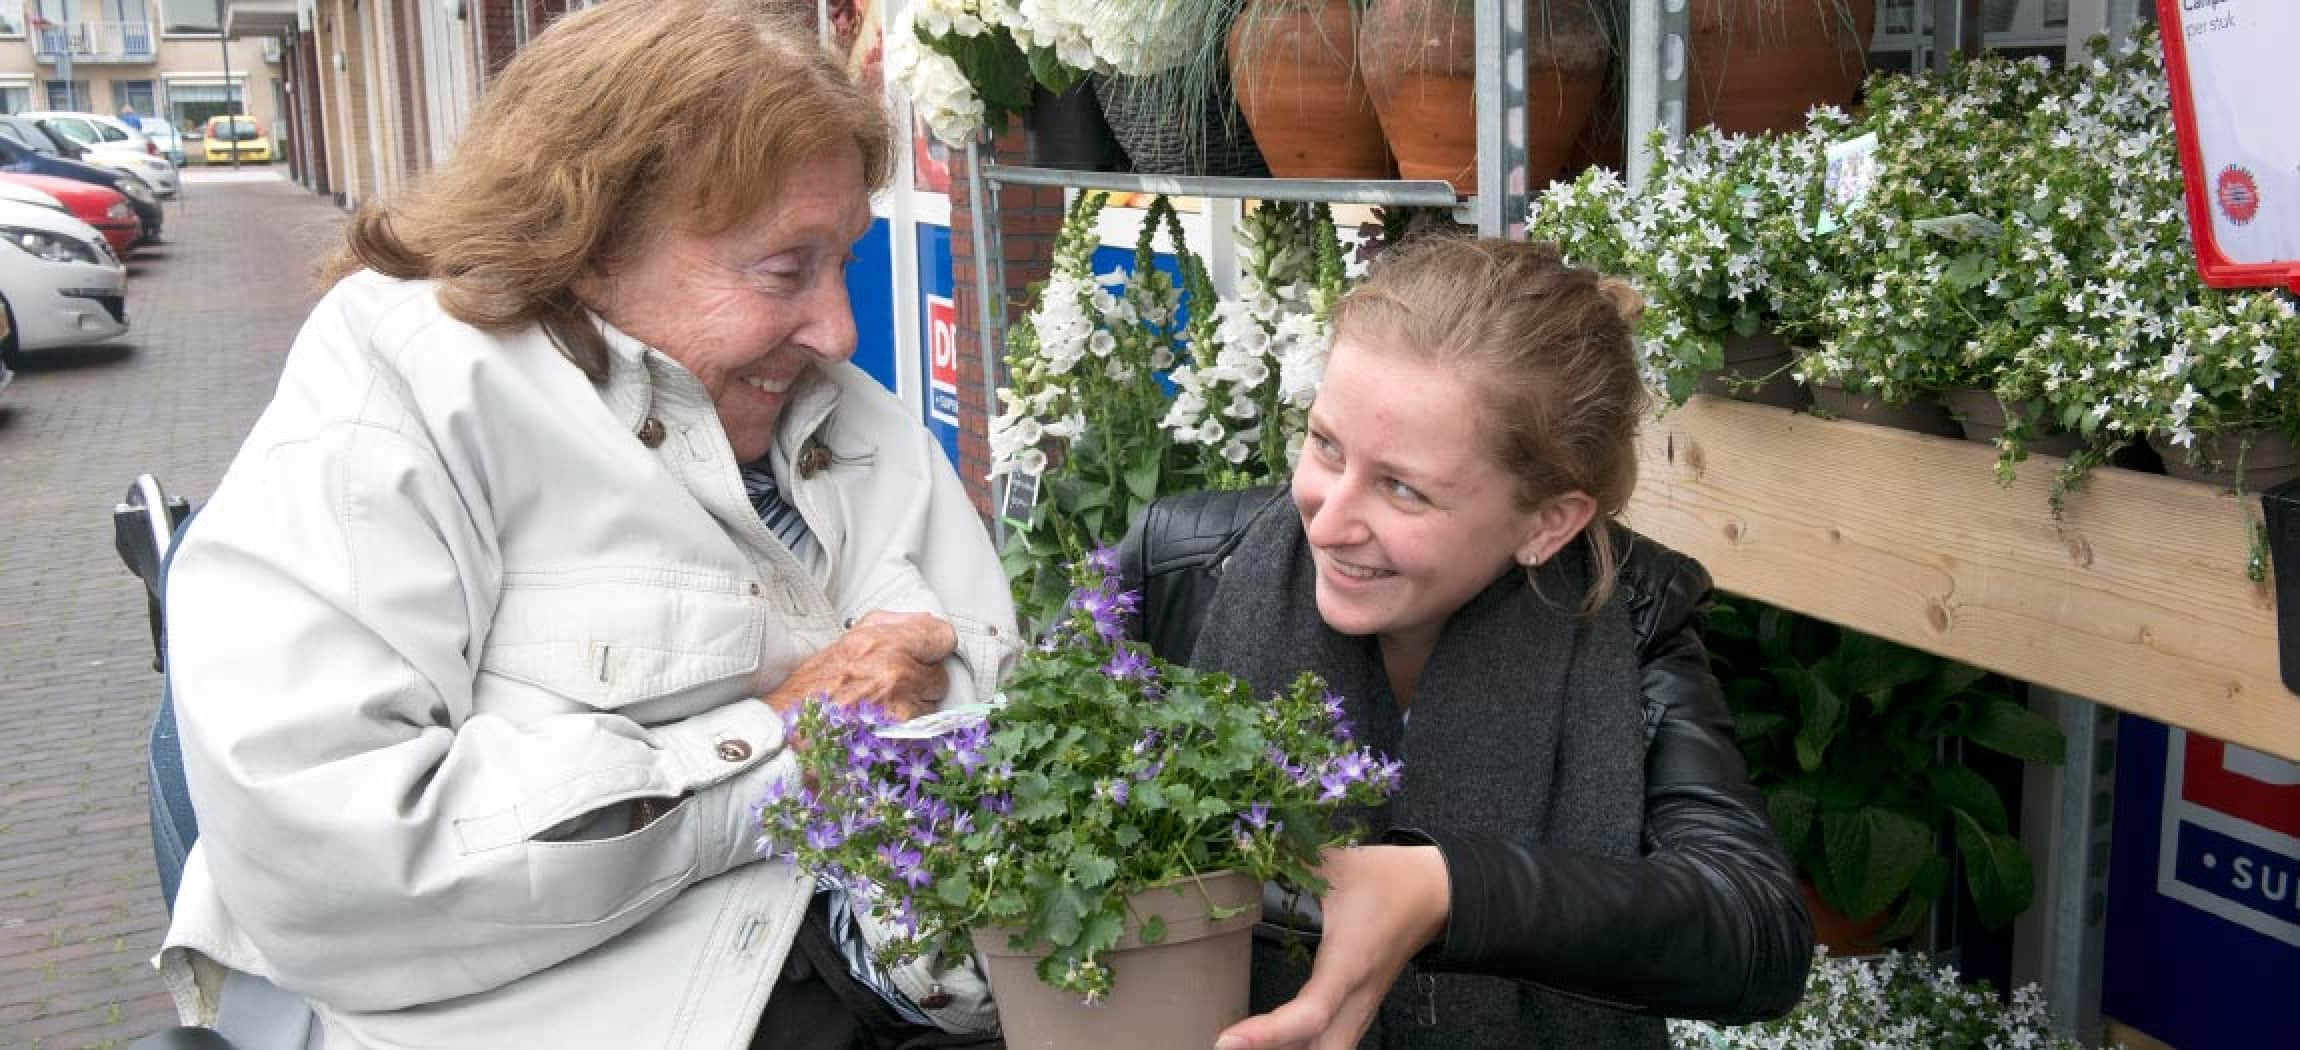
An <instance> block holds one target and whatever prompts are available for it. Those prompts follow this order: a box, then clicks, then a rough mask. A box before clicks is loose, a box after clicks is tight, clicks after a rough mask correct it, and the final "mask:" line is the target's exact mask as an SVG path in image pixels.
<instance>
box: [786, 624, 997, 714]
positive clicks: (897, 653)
mask: <svg viewBox="0 0 2300 1050" xmlns="http://www.w3.org/2000/svg"><path fill="white" fill-rule="evenodd" d="M957 648H958V632H957V631H955V630H953V629H951V626H950V624H948V623H946V622H944V621H943V619H942V618H941V617H939V616H933V615H929V614H927V613H891V612H874V613H871V614H870V615H868V616H865V617H863V618H862V619H861V620H860V621H858V622H857V623H856V624H855V625H854V626H853V627H852V628H850V629H848V631H847V633H845V634H842V635H840V636H839V639H838V641H835V642H832V643H831V644H830V645H829V646H827V647H825V648H824V649H823V651H821V652H819V653H816V654H814V655H813V656H810V657H808V658H807V659H806V661H805V662H804V663H801V664H799V666H798V669H797V670H795V671H792V672H791V675H790V677H788V678H785V679H783V684H781V685H779V686H776V687H775V690H774V691H773V692H771V693H768V694H767V695H766V696H765V697H764V698H763V699H765V700H766V702H767V704H768V706H770V707H773V708H774V709H775V710H777V711H782V712H786V713H787V712H789V711H791V710H793V709H795V708H796V707H798V705H800V704H803V703H805V702H806V701H807V698H809V697H812V696H815V695H817V694H821V695H825V696H828V697H830V698H831V699H832V700H833V701H835V702H837V703H841V704H847V703H855V702H859V701H865V700H867V701H869V702H871V703H875V704H877V705H879V706H880V707H883V708H885V709H886V711H887V714H888V715H889V716H890V717H892V718H894V719H895V720H896V721H903V720H907V719H912V718H916V717H918V716H920V715H923V714H926V713H928V712H930V711H933V710H934V706H935V704H936V703H938V702H940V701H941V700H942V698H943V695H944V694H946V693H948V692H949V691H950V676H949V675H948V674H946V673H944V671H943V669H942V661H943V659H944V658H945V657H948V656H949V655H950V654H951V653H952V652H953V651H955V650H956V649H957Z"/></svg>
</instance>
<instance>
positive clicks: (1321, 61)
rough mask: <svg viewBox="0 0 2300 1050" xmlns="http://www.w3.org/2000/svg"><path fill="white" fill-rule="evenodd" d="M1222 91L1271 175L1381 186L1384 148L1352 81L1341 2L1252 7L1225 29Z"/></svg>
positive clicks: (1282, 1)
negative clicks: (1233, 98) (1225, 85)
mask: <svg viewBox="0 0 2300 1050" xmlns="http://www.w3.org/2000/svg"><path fill="white" fill-rule="evenodd" d="M1228 54H1229V59H1230V83H1231V84H1233V85H1235V86H1236V89H1237V92H1238V110H1239V112H1241V113H1244V114H1245V115H1246V126H1247V127H1250V128H1252V129H1254V143H1255V144H1256V145H1258V146H1260V147H1261V150H1262V159H1263V160H1265V161H1268V162H1269V165H1270V174H1272V175H1275V176H1277V177H1279V178H1283V179H1386V178H1388V177H1389V175H1390V149H1389V143H1387V142H1385V141H1383V139H1382V125H1381V120H1380V118H1379V117H1377V116H1375V115H1374V104H1373V101H1372V100H1371V99H1369V98H1368V97H1367V96H1366V85H1365V81H1363V80H1361V79H1359V77H1358V55H1357V15H1356V12H1355V11H1353V10H1352V9H1351V5H1350V0H1252V2H1251V3H1250V4H1249V5H1248V7H1247V9H1246V10H1245V11H1244V12H1243V13H1242V14H1240V15H1239V17H1238V19H1237V21H1235V22H1233V23H1231V25H1230V40H1229V48H1228Z"/></svg>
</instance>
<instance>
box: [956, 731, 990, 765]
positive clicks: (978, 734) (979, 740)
mask: <svg viewBox="0 0 2300 1050" xmlns="http://www.w3.org/2000/svg"><path fill="white" fill-rule="evenodd" d="M989 746H990V728H989V727H988V726H985V725H982V724H981V723H976V724H975V725H971V726H968V727H966V728H965V729H961V730H959V731H958V732H956V733H953V734H951V737H950V760H951V761H952V762H956V763H958V768H960V769H963V770H965V771H966V772H967V773H968V774H970V775H971V774H972V773H973V772H974V771H975V770H976V769H979V768H981V767H982V764H983V763H985V762H988V761H990V756H989V754H987V753H986V752H987V749H988V748H989Z"/></svg>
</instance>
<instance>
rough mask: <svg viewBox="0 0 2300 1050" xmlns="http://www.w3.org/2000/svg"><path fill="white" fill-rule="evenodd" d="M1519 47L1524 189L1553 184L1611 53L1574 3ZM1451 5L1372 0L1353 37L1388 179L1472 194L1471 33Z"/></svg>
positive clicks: (1464, 16)
mask: <svg viewBox="0 0 2300 1050" xmlns="http://www.w3.org/2000/svg"><path fill="white" fill-rule="evenodd" d="M1543 18H1544V19H1545V20H1546V23H1547V24H1546V26H1544V25H1543V24H1541V23H1540V22H1535V23H1533V24H1532V26H1531V28H1529V30H1528V32H1527V39H1526V77H1525V93H1526V99H1525V102H1526V145H1525V166H1526V186H1527V187H1528V188H1529V189H1539V188H1540V187H1542V186H1545V185H1547V184H1548V183H1549V182H1550V180H1552V179H1554V178H1556V177H1557V176H1558V174H1559V173H1560V172H1561V171H1562V170H1563V168H1564V166H1565V163H1566V161H1567V158H1568V157H1570V156H1571V155H1572V153H1573V145H1574V140H1575V139H1576V138H1578V137H1579V136H1580V134H1581V129H1582V126H1583V125H1584V124H1587V123H1588V121H1589V111H1590V107H1591V106H1593V105H1594V104H1595V103H1596V101H1597V95H1598V92H1599V90H1600V89H1601V88H1602V87H1603V85H1604V80H1605V68H1606V64H1607V63H1608V62H1609V61H1610V60H1611V57H1612V49H1611V46H1610V45H1609V44H1608V43H1607V42H1606V38H1605V32H1604V27H1603V26H1601V25H1599V24H1598V21H1597V16H1596V14H1594V13H1593V12H1591V11H1590V10H1589V9H1588V6H1587V5H1585V4H1582V3H1579V2H1571V3H1562V4H1557V5H1554V6H1550V7H1548V8H1547V11H1546V14H1545V15H1544V16H1543ZM1474 23H1475V17H1474V15H1473V14H1472V11H1471V9H1470V5H1467V4H1463V3H1459V2H1458V0H1374V2H1373V5H1372V6H1371V7H1369V8H1368V9H1367V10H1366V14H1365V24H1364V25H1363V26H1361V27H1360V29H1359V31H1358V68H1359V69H1360V70H1361V73H1362V75H1363V76H1364V77H1365V80H1366V90H1367V92H1368V93H1370V94H1371V95H1372V96H1373V100H1374V110H1375V112H1377V113H1379V114H1380V115H1381V122H1382V132H1383V134H1385V135H1387V136H1388V138H1389V142H1390V153H1391V154H1392V155H1394V156H1396V157H1397V160H1398V175H1399V176H1400V177H1401V178H1408V179H1444V180H1446V181H1447V182H1451V183H1453V185H1454V189H1456V190H1458V191H1460V192H1462V193H1475V192H1477V99H1476V90H1477V34H1476V26H1475V24H1474Z"/></svg>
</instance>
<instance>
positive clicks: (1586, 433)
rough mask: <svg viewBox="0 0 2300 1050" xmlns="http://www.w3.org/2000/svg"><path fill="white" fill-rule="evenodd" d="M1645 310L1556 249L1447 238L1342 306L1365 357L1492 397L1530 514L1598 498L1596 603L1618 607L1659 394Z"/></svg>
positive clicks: (1502, 442)
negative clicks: (1625, 531) (1413, 366)
mask: <svg viewBox="0 0 2300 1050" xmlns="http://www.w3.org/2000/svg"><path fill="white" fill-rule="evenodd" d="M1643 308H1644V307H1643V302H1642V300H1641V299H1639V297H1638V295H1637V292H1636V291H1635V290H1634V289H1632V288H1630V287H1629V286H1628V285H1627V284H1625V283H1623V282H1621V281H1618V280H1614V279H1612V278H1608V277H1604V276H1601V275H1600V274H1598V273H1597V272H1595V271H1593V270H1584V269H1579V268H1576V267H1572V266H1568V265H1566V263H1565V261H1564V258H1563V257H1562V256H1561V255H1560V254H1559V253H1558V250H1557V248H1556V247H1555V246H1553V245H1548V244H1528V243H1524V242H1519V241H1501V240H1479V239H1475V238H1470V237H1451V236H1434V237H1428V238H1425V239H1422V240H1419V241H1409V242H1407V243H1406V244H1403V245H1400V246H1399V247H1397V248H1394V249H1391V250H1390V251H1389V252H1388V253H1386V254H1384V255H1383V256H1382V258H1381V259H1380V261H1379V262H1378V263H1377V264H1376V266H1375V269H1374V272H1373V273H1372V274H1371V275H1369V276H1368V277H1367V279H1366V281H1365V282H1364V283H1363V284H1360V285H1358V286H1357V287H1356V288H1355V289H1353V290H1351V292H1350V293H1349V294H1348V295H1347V296H1344V297H1343V299H1342V301H1341V303H1340V304H1338V305H1337V306H1336V307H1335V309H1334V332H1335V334H1336V336H1337V337H1338V338H1345V339H1348V340H1350V342H1351V344H1352V345H1354V346H1357V347H1359V348H1361V349H1367V350H1376V351H1382V352H1389V353H1404V354H1411V355H1414V356H1415V357H1416V358H1418V359H1420V360H1425V361H1429V362H1432V363H1435V364H1437V365H1438V366H1440V367H1443V368H1445V369H1447V370H1449V371H1451V372H1452V373H1453V374H1454V375H1457V376H1460V377H1462V379H1463V381H1464V382H1465V383H1467V384H1468V386H1469V388H1470V389H1471V390H1474V391H1478V392H1479V396H1480V398H1481V401H1482V404H1480V405H1479V406H1478V407H1479V410H1480V412H1479V414H1480V416H1481V421H1482V423H1483V425H1484V429H1485V431H1486V433H1488V434H1489V435H1491V436H1492V439H1493V442H1494V452H1495V454H1496V455H1497V456H1499V457H1500V459H1501V463H1502V466H1503V467H1504V468H1505V469H1507V470H1508V471H1509V472H1510V474H1511V475H1512V476H1513V477H1515V478H1516V479H1517V492H1516V494H1515V495H1516V497H1517V502H1518V505H1519V506H1521V507H1524V508H1526V509H1528V510H1530V509H1532V508H1535V507H1538V506H1540V505H1541V504H1542V503H1543V502H1544V501H1546V500H1548V499H1550V498H1551V497H1553V496H1557V495H1560V494H1563V493H1567V492H1583V493H1587V494H1588V495H1589V497H1590V498H1591V499H1592V500H1595V501H1596V503H1597V515H1596V517H1595V518H1594V519H1593V520H1592V521H1591V523H1590V527H1589V528H1588V529H1587V530H1585V534H1586V535H1587V536H1588V537H1589V543H1590V549H1591V551H1592V553H1593V554H1594V556H1595V557H1594V562H1595V564H1594V566H1593V573H1592V578H1591V587H1590V591H1589V593H1588V595H1587V600H1586V601H1585V602H1584V604H1583V608H1584V610H1585V611H1594V610H1596V609H1597V608H1598V607H1600V606H1602V605H1604V604H1605V602H1606V601H1608V600H1610V599H1611V598H1612V596H1613V589H1614V582H1615V576H1616V573H1617V569H1618V568H1619V564H1620V559H1621V557H1622V555H1623V554H1624V553H1626V552H1623V551H1618V550H1615V549H1614V543H1613V534H1612V530H1611V529H1610V528H1608V527H1607V526H1608V523H1609V522H1611V521H1612V520H1613V518H1614V517H1615V516H1616V515H1618V514H1619V513H1620V512H1621V508H1622V507H1623V506H1625V505H1627V504H1628V502H1629V494H1630V492H1631V491H1632V490H1634V489H1635V488H1636V487H1637V425H1638V422H1639V420H1641V419H1642V418H1644V415H1645V413H1646V406H1647V398H1648V395H1647V393H1646V389H1645V382H1644V379H1643V377H1642V376H1641V375H1640V374H1639V369H1638V363H1637V351H1636V348H1635V346H1634V345H1633V344H1632V342H1631V340H1630V334H1631V330H1632V328H1633V327H1634V325H1635V322H1636V319H1637V316H1638V315H1639V314H1640V313H1641V312H1642V311H1643Z"/></svg>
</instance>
